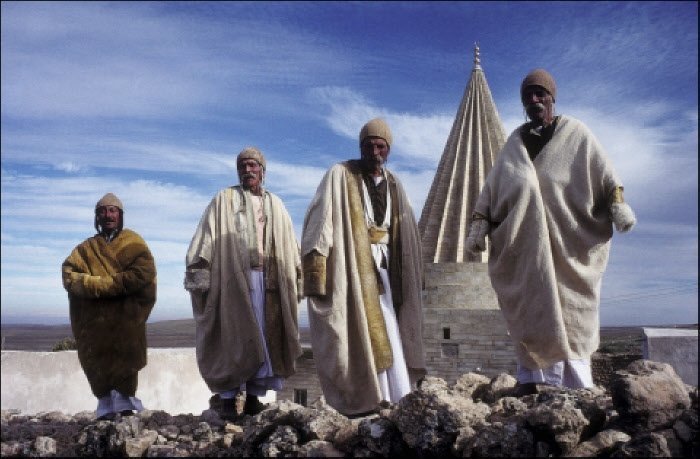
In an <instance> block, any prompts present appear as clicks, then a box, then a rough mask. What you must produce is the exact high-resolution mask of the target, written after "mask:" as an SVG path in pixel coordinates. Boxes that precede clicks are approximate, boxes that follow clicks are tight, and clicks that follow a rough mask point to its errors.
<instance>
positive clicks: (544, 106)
mask: <svg viewBox="0 0 700 459" xmlns="http://www.w3.org/2000/svg"><path fill="white" fill-rule="evenodd" d="M523 106H524V107H525V112H526V113H527V116H528V117H529V118H530V119H531V120H532V121H534V122H535V123H536V124H540V125H543V124H549V123H551V122H552V120H553V119H554V107H553V106H554V99H553V98H552V95H551V94H550V93H549V92H547V90H546V89H544V88H543V87H542V86H528V87H526V88H525V90H524V91H523Z"/></svg>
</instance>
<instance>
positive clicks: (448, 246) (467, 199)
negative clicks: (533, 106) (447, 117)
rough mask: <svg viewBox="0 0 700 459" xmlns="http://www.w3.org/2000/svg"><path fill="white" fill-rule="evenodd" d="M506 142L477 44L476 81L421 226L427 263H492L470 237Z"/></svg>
mask: <svg viewBox="0 0 700 459" xmlns="http://www.w3.org/2000/svg"><path fill="white" fill-rule="evenodd" d="M504 143H505V132H504V130H503V125H502V124H501V120H500V118H499V117H498V111H497V110H496V105H495V104H494V102H493V98H492V97H491V91H490V90H489V86H488V84H487V83H486V78H485V77H484V72H483V70H482V68H481V58H480V55H479V46H478V45H475V47H474V68H473V70H472V74H471V78H470V80H469V83H468V84H467V88H466V89H465V91H464V96H463V97H462V102H461V103H460V105H459V110H457V116H456V118H455V122H454V124H453V125H452V130H451V131H450V136H449V137H448V138H447V143H446V144H445V149H444V150H443V153H442V157H441V158H440V163H439V165H438V168H437V172H436V173H435V178H434V179H433V184H432V185H431V187H430V193H428V197H427V199H426V201H425V205H424V206H423V212H422V213H421V217H420V221H419V223H418V228H419V230H420V234H421V242H422V245H423V261H424V262H427V263H442V262H458V263H461V262H467V261H472V262H485V261H487V257H488V252H482V253H480V254H472V253H470V252H469V251H468V250H467V249H466V239H467V235H468V234H469V224H470V223H471V214H472V212H473V210H474V205H475V204H476V200H477V199H478V198H479V193H480V191H481V188H482V186H483V185H484V181H485V179H486V175H487V174H488V173H489V171H490V170H491V167H492V166H493V162H494V160H495V158H496V154H497V153H498V152H499V151H500V149H501V147H502V146H503V144H504Z"/></svg>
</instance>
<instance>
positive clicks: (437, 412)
mask: <svg viewBox="0 0 700 459" xmlns="http://www.w3.org/2000/svg"><path fill="white" fill-rule="evenodd" d="M463 394H464V392H462V391H454V390H451V389H450V388H449V387H448V386H447V383H445V381H444V380H443V379H441V378H435V377H426V378H425V379H424V381H423V383H422V384H421V387H420V389H418V390H415V391H413V392H411V393H410V394H408V395H406V396H405V397H403V398H402V399H401V400H400V401H399V403H398V404H397V407H396V409H394V410H393V411H392V412H391V414H390V416H389V418H390V420H391V421H393V422H394V423H395V424H396V427H397V428H398V429H399V431H400V432H401V435H402V437H403V440H404V441H405V442H406V444H407V445H408V446H409V447H410V448H412V449H413V450H415V451H417V452H418V454H421V455H423V456H427V457H444V456H446V455H449V454H451V450H452V445H453V444H454V443H455V440H456V439H457V437H458V436H459V434H460V430H461V429H464V428H466V427H473V426H480V425H483V424H485V423H486V416H488V415H489V414H490V413H491V410H490V409H489V407H488V405H486V404H484V403H476V402H474V401H473V400H472V399H471V398H469V397H465V396H464V395H463Z"/></svg>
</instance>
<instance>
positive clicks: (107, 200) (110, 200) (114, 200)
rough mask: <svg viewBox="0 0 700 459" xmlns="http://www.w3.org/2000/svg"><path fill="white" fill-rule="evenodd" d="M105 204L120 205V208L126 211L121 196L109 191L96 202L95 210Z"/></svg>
mask: <svg viewBox="0 0 700 459" xmlns="http://www.w3.org/2000/svg"><path fill="white" fill-rule="evenodd" d="M104 206H114V207H119V209H121V211H122V212H124V205H123V204H122V202H121V201H120V200H119V198H118V197H116V196H115V195H113V194H112V193H107V194H106V195H104V196H102V199H100V200H99V201H97V204H95V210H97V209H99V208H100V207H104Z"/></svg>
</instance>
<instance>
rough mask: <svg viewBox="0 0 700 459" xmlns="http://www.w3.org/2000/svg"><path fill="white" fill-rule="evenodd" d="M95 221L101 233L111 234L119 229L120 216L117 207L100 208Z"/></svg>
mask: <svg viewBox="0 0 700 459" xmlns="http://www.w3.org/2000/svg"><path fill="white" fill-rule="evenodd" d="M97 219H98V223H99V225H100V227H101V228H102V231H104V232H107V233H111V232H112V231H114V230H115V229H117V228H119V223H120V221H119V220H120V219H121V216H120V215H119V207H117V206H101V207H99V208H98V209H97Z"/></svg>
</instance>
